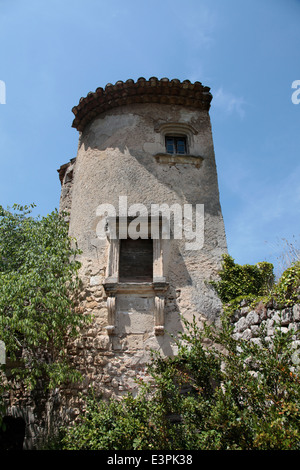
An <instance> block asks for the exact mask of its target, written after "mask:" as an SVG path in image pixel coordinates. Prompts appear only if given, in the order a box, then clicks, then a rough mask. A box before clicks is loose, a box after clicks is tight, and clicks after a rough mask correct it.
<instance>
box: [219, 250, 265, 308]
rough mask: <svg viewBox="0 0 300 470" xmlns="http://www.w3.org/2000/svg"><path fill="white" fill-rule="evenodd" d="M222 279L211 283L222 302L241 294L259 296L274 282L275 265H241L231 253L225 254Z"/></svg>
mask: <svg viewBox="0 0 300 470" xmlns="http://www.w3.org/2000/svg"><path fill="white" fill-rule="evenodd" d="M219 276H220V280H219V281H215V282H212V283H211V284H212V285H213V286H214V288H215V289H216V291H217V293H218V295H219V297H220V299H221V300H222V302H224V303H226V302H230V301H231V300H233V299H235V298H237V297H240V296H252V297H258V296H260V295H263V294H265V293H266V292H268V291H269V289H270V288H271V286H272V285H273V282H274V275H273V265H272V264H271V263H267V262H261V263H257V264H256V265H250V264H245V265H239V264H236V263H235V262H234V259H233V258H232V257H231V256H230V255H227V254H225V255H223V263H222V269H221V270H220V272H219Z"/></svg>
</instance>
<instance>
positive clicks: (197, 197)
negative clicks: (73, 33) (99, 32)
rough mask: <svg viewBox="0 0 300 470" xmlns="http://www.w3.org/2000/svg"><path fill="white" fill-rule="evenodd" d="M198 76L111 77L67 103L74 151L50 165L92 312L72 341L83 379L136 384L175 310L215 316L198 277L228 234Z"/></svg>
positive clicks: (210, 274)
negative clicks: (87, 325)
mask: <svg viewBox="0 0 300 470" xmlns="http://www.w3.org/2000/svg"><path fill="white" fill-rule="evenodd" d="M211 99H212V95H211V94H210V89H209V88H208V87H205V86H203V85H202V84H201V83H200V82H195V83H194V84H192V83H191V82H190V81H188V80H185V81H183V82H180V81H179V80H176V79H174V80H169V79H166V78H163V79H161V80H159V79H157V78H155V77H152V78H150V79H149V80H146V79H144V78H140V79H138V80H137V81H136V82H134V81H133V80H127V81H126V82H122V81H119V82H117V83H116V84H115V85H112V84H108V85H106V87H105V89H102V88H97V90H96V91H95V92H94V93H89V94H88V95H87V97H86V98H81V99H80V101H79V104H78V105H77V106H75V107H74V108H73V110H72V111H73V113H74V115H75V119H74V121H73V127H74V128H76V129H77V130H78V131H79V145H78V153H77V156H76V158H74V159H72V160H71V161H70V162H69V163H67V164H65V165H62V166H61V168H60V169H59V170H58V172H59V177H60V180H61V184H62V192H61V201H60V209H61V210H67V211H68V212H69V213H70V216H69V224H70V225H69V227H70V235H71V236H73V237H75V238H76V240H77V242H78V245H79V248H80V249H81V250H82V255H81V258H80V261H81V263H82V267H81V279H82V282H83V290H82V293H81V297H80V299H81V304H80V308H81V311H82V312H83V314H84V313H85V312H89V313H91V314H92V315H93V323H92V324H91V326H90V328H89V329H87V330H86V331H85V332H83V333H82V336H81V337H80V338H79V339H78V340H76V341H75V343H74V346H73V347H72V349H71V353H72V354H73V357H74V362H75V363H76V364H77V365H78V366H79V368H80V369H81V370H82V372H83V373H84V375H85V377H86V380H85V383H84V385H83V387H87V386H89V385H92V386H93V387H96V388H97V387H99V389H101V390H102V392H104V396H111V395H112V394H113V395H120V394H122V392H124V391H126V390H128V389H133V388H134V387H135V383H134V380H133V379H134V377H136V375H139V374H143V368H144V366H145V364H146V363H147V361H148V360H149V353H150V350H151V349H157V348H159V349H160V350H161V351H162V353H163V354H165V355H172V354H174V353H176V350H175V348H174V344H173V343H172V339H171V337H170V335H169V333H173V334H174V333H175V334H176V332H178V331H179V330H182V328H183V327H182V321H181V315H183V316H184V317H185V318H187V319H188V320H191V319H192V318H193V315H195V316H196V318H197V319H198V320H199V322H202V321H206V320H209V321H215V320H217V319H218V317H219V314H220V310H221V304H220V302H219V300H218V299H217V297H216V295H215V293H214V291H213V290H212V288H211V287H210V285H209V284H208V282H207V281H209V280H210V279H212V278H214V277H215V276H216V273H217V271H218V269H219V268H220V263H221V257H222V254H223V253H225V252H226V250H227V248H226V238H225V231H224V224H223V218H222V213H221V208H220V202H219V190H218V182H217V171H216V164H215V155H214V147H213V140H212V131H211V124H210V117H209V108H210V102H211Z"/></svg>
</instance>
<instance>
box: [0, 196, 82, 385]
mask: <svg viewBox="0 0 300 470" xmlns="http://www.w3.org/2000/svg"><path fill="white" fill-rule="evenodd" d="M33 207H34V205H31V206H28V207H27V206H24V207H22V206H19V205H15V206H14V207H13V209H12V210H8V209H7V210H5V209H4V208H3V207H2V206H0V339H1V340H2V341H4V343H5V345H6V351H7V354H8V356H9V362H10V364H11V366H12V370H11V372H12V373H13V377H14V379H16V380H19V381H20V383H21V384H23V385H24V384H26V385H27V386H29V387H32V388H33V387H35V385H36V383H37V381H42V383H43V385H44V386H45V387H49V388H52V387H55V386H58V385H59V384H60V383H62V382H64V381H65V380H75V379H77V378H78V375H77V374H76V372H75V371H74V370H73V369H72V368H71V367H70V366H69V364H68V358H67V354H66V344H67V337H68V336H69V337H72V336H74V335H76V334H77V330H78V328H79V327H80V326H81V325H82V324H83V322H84V318H83V317H82V316H81V315H79V314H78V313H76V312H75V310H74V302H73V300H72V298H71V294H72V293H73V294H74V292H75V291H76V288H77V287H78V282H79V280H78V276H77V272H78V268H79V263H78V261H76V255H77V254H78V252H79V251H78V250H77V248H76V246H73V243H72V240H71V239H70V238H69V237H68V226H67V224H66V223H65V221H64V218H63V215H60V214H59V213H58V212H57V211H54V212H52V213H51V214H49V215H47V217H42V218H34V217H32V216H31V212H32V209H33Z"/></svg>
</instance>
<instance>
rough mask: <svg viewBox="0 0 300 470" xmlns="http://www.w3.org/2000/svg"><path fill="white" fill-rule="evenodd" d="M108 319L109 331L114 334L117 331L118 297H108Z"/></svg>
mask: <svg viewBox="0 0 300 470" xmlns="http://www.w3.org/2000/svg"><path fill="white" fill-rule="evenodd" d="M106 302H107V312H108V315H107V320H108V325H107V326H106V330H107V333H108V334H109V335H112V334H113V333H114V331H115V324H116V297H115V296H113V297H110V296H109V297H107V301H106Z"/></svg>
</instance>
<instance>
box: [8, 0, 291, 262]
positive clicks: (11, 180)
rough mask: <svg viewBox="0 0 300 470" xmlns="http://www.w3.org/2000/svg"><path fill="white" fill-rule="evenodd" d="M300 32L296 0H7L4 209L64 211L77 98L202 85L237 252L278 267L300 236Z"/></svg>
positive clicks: (235, 254) (73, 152)
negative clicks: (154, 81) (299, 99)
mask: <svg viewBox="0 0 300 470" xmlns="http://www.w3.org/2000/svg"><path fill="white" fill-rule="evenodd" d="M299 25H300V1H299V0H260V1H258V0H251V1H248V0H226V1H224V0H186V1H185V2H182V1H179V0H172V1H171V0H159V1H158V0H152V1H151V2H150V1H149V2H146V1H142V0H139V1H137V0H127V1H126V2H124V1H121V0H115V1H114V2H112V1H106V0H98V1H97V0H85V1H83V0H63V1H58V0H27V1H25V0H0V48H1V61H0V80H1V81H3V82H4V83H5V85H6V104H0V204H2V205H4V206H5V207H6V206H7V205H12V204H13V203H15V202H17V203H21V204H26V203H31V202H35V203H36V204H37V213H39V214H41V215H46V214H47V213H48V212H51V211H52V210H53V209H54V208H55V207H58V205H59V195H60V183H59V179H58V175H57V172H56V169H57V168H59V166H60V165H61V164H63V163H66V162H67V161H69V159H70V158H73V157H75V156H76V152H77V144H78V133H77V131H76V130H75V129H73V128H72V127H71V124H72V120H73V113H72V112H71V110H72V107H73V106H75V105H77V104H78V102H79V99H80V97H81V96H86V95H87V93H88V92H89V91H95V89H96V88H97V87H104V86H105V85H106V84H107V83H115V82H116V81H118V80H124V81H125V80H127V79H128V78H132V79H134V80H136V79H137V78H139V77H145V78H147V79H148V78H150V77H151V76H156V77H158V78H162V77H168V78H170V79H172V78H178V79H180V80H185V79H189V80H191V81H192V82H194V81H196V80H198V81H200V82H202V83H203V85H206V86H209V87H210V88H211V92H212V94H213V101H212V107H211V111H210V116H211V121H212V128H213V138H214V145H215V153H216V162H217V169H218V178H219V187H220V198H221V204H222V211H223V216H224V221H225V229H226V235H227V241H228V249H229V252H230V254H231V255H232V256H233V257H234V259H235V260H236V262H238V263H241V264H244V263H250V264H254V263H257V262H258V261H263V260H266V261H271V262H274V263H275V265H276V263H278V256H279V255H280V253H281V251H282V246H283V245H282V242H281V239H287V240H289V241H292V242H293V243H296V244H297V243H298V242H299V238H300V183H299V182H300V160H299V156H300V104H299V105H296V104H293V103H292V100H291V97H292V93H293V91H295V90H293V89H292V83H293V81H295V80H300V61H299V59H300V27H299ZM294 237H295V239H296V240H294Z"/></svg>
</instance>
